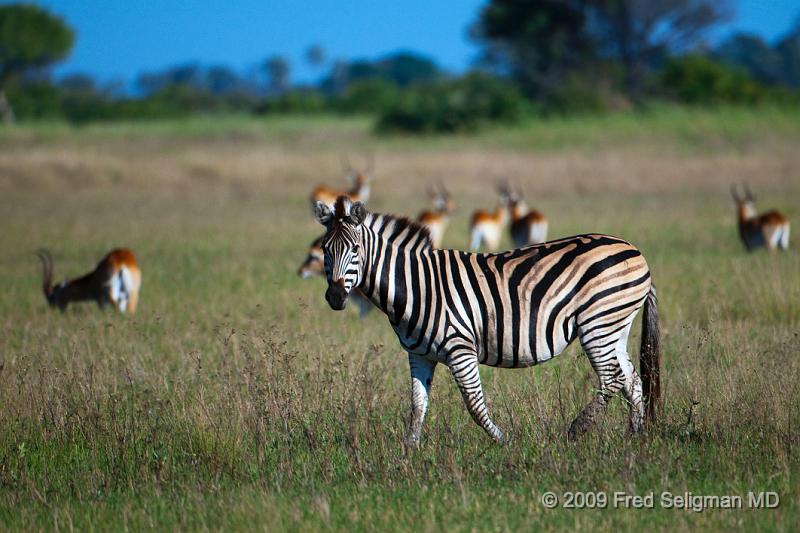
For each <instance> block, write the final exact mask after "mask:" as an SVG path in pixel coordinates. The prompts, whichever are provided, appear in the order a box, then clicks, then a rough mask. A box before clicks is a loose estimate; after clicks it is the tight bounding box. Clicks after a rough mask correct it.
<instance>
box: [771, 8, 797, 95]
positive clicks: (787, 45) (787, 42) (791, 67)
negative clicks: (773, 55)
mask: <svg viewBox="0 0 800 533" xmlns="http://www.w3.org/2000/svg"><path fill="white" fill-rule="evenodd" d="M775 50H776V52H777V53H778V56H779V58H780V63H781V71H782V72H783V76H782V81H783V83H785V84H786V85H788V86H790V87H794V88H795V89H797V88H800V19H798V21H797V22H795V24H794V27H793V28H792V29H791V30H789V33H788V34H786V35H785V36H784V37H782V38H781V39H780V40H779V41H778V43H777V44H776V46H775Z"/></svg>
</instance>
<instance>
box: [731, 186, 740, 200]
mask: <svg viewBox="0 0 800 533" xmlns="http://www.w3.org/2000/svg"><path fill="white" fill-rule="evenodd" d="M736 189H737V187H736V184H735V183H731V196H733V199H734V200H735V201H737V202H739V201H741V198H739V195H738V194H737V190H736Z"/></svg>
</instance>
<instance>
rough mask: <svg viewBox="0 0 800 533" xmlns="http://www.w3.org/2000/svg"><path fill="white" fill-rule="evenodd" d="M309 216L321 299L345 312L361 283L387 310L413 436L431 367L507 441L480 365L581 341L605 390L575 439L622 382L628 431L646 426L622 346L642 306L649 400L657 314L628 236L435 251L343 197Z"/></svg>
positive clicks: (530, 361)
mask: <svg viewBox="0 0 800 533" xmlns="http://www.w3.org/2000/svg"><path fill="white" fill-rule="evenodd" d="M316 214H317V219H318V220H319V221H320V222H321V223H322V224H324V225H325V226H326V228H327V232H326V235H325V237H324V238H323V241H322V246H323V250H324V254H325V268H326V275H327V279H328V291H327V293H326V299H327V300H328V303H329V304H330V305H331V307H332V308H334V309H341V308H343V307H344V305H345V300H346V297H347V294H348V293H349V292H350V291H351V290H352V289H353V288H355V287H358V288H359V289H360V290H361V291H362V292H363V293H364V295H366V296H367V297H368V298H369V299H370V300H371V301H372V302H373V303H374V304H375V305H376V306H377V307H378V308H380V309H381V310H382V311H383V312H384V313H386V315H387V316H388V317H389V321H390V323H391V325H392V327H393V328H394V330H395V332H396V334H397V336H398V339H399V340H400V343H401V344H402V345H403V347H404V348H405V349H406V351H407V352H408V354H409V364H410V367H411V378H412V415H413V416H412V422H411V427H410V428H409V435H408V440H409V441H410V443H412V444H416V443H417V442H418V441H419V437H420V430H421V427H422V422H423V419H424V416H425V411H426V409H427V404H428V393H429V390H430V384H431V380H432V378H433V373H434V370H435V367H436V366H437V364H439V363H441V364H444V365H447V367H448V368H449V369H450V371H451V373H452V375H453V377H454V378H455V380H456V383H457V384H458V386H459V389H460V390H461V393H462V395H463V397H464V401H465V403H466V406H467V409H468V410H469V412H470V414H471V415H472V417H473V419H474V420H475V421H476V422H477V423H478V424H480V425H481V427H483V428H484V430H486V432H487V433H489V435H490V436H491V437H492V438H493V439H495V440H496V441H498V442H502V441H503V439H504V436H503V433H502V431H501V430H500V429H499V428H498V427H497V426H496V425H495V424H494V423H493V422H492V420H491V418H490V416H489V413H488V410H487V408H486V405H485V402H484V399H483V392H482V389H481V382H480V376H479V374H478V364H486V365H492V366H499V367H505V368H521V367H527V366H531V365H535V364H537V363H542V362H545V361H547V360H549V359H551V358H553V357H555V356H556V355H558V354H559V353H561V352H562V351H563V350H564V349H565V348H566V347H567V345H569V344H570V342H572V341H573V340H574V339H575V338H576V337H577V338H579V339H580V342H581V345H582V346H583V349H584V351H585V352H586V354H587V356H588V358H589V361H590V362H591V364H592V367H593V368H594V370H595V372H596V373H597V375H598V377H599V380H600V387H599V392H598V394H597V395H596V396H595V398H594V399H593V400H592V401H591V402H590V403H589V404H588V405H587V406H586V407H585V408H584V410H583V411H582V412H581V414H580V415H579V416H578V417H577V419H576V420H575V421H574V422H573V424H572V427H571V428H570V435H571V436H575V435H577V434H580V433H582V432H584V431H586V429H588V427H589V426H590V425H591V423H592V422H593V421H594V420H595V418H596V417H597V416H598V415H599V414H600V413H601V412H602V410H603V407H605V405H606V403H607V402H608V399H609V398H610V397H611V396H612V395H613V394H615V393H616V392H618V391H620V390H621V391H622V392H623V395H624V396H625V398H626V399H627V400H628V402H629V403H630V406H631V428H632V429H633V430H634V431H639V430H640V429H641V428H642V425H643V415H644V402H643V395H642V381H641V380H640V378H639V376H638V374H637V372H636V370H635V369H634V367H633V364H632V363H631V360H630V357H629V356H628V353H627V347H626V345H627V339H628V334H629V332H630V328H631V324H632V323H633V320H634V317H635V315H636V313H637V311H638V310H639V309H640V308H641V307H642V306H643V305H646V306H647V311H648V312H649V313H650V320H647V321H644V323H643V328H644V329H645V330H646V331H644V335H643V351H642V355H641V358H642V363H643V365H642V366H643V369H646V370H647V375H646V376H644V377H645V378H646V382H647V383H648V384H649V385H650V389H649V391H648V392H649V394H648V398H647V399H648V400H649V401H650V403H651V404H652V405H653V406H655V402H656V401H657V393H658V350H657V348H658V342H657V315H656V307H655V292H654V289H653V286H652V283H651V279H650V271H649V268H648V266H647V263H646V262H645V260H644V258H643V257H642V255H641V253H640V252H639V251H638V250H637V249H636V248H634V247H633V246H632V245H630V244H629V243H627V242H625V241H623V240H621V239H618V238H616V237H610V236H607V235H579V236H576V237H570V238H566V239H561V240H558V241H553V242H549V243H544V244H540V245H534V246H528V247H525V248H520V249H518V250H512V251H509V252H504V253H496V254H475V253H467V252H460V251H455V250H435V249H433V247H432V246H431V242H430V239H429V235H428V232H427V230H425V229H424V228H422V227H420V226H418V225H416V224H414V223H412V222H410V221H408V220H406V219H401V218H396V217H393V216H389V215H379V214H372V213H367V212H366V209H365V208H364V207H363V205H361V204H360V203H358V202H356V203H351V202H350V200H349V199H347V198H345V197H340V198H339V199H338V200H337V202H336V204H335V206H334V210H333V211H331V210H330V208H329V207H328V206H327V205H325V204H322V203H320V204H318V205H317V209H316ZM647 328H649V329H647ZM645 339H646V340H647V342H645ZM652 412H653V411H652V409H648V413H650V414H652Z"/></svg>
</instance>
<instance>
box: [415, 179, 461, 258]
mask: <svg viewBox="0 0 800 533" xmlns="http://www.w3.org/2000/svg"><path fill="white" fill-rule="evenodd" d="M428 195H429V196H430V197H431V200H432V201H433V207H434V209H433V211H431V210H425V211H423V212H422V213H420V214H419V216H418V217H417V222H419V223H420V224H422V225H423V226H425V227H426V228H428V231H430V233H431V241H432V242H433V247H434V248H441V247H442V240H443V239H444V232H445V230H446V229H447V226H448V225H449V224H450V215H452V214H453V211H455V209H456V202H455V200H453V198H452V197H451V196H450V193H449V192H448V191H447V189H445V187H444V185H442V184H441V183H440V184H439V185H438V186H433V187H431V188H430V189H429V190H428Z"/></svg>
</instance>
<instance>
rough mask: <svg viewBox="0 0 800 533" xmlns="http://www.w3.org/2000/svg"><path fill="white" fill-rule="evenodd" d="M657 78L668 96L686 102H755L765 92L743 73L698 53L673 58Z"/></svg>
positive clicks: (714, 103)
mask: <svg viewBox="0 0 800 533" xmlns="http://www.w3.org/2000/svg"><path fill="white" fill-rule="evenodd" d="M660 78H661V79H660V81H661V85H662V87H663V88H664V90H666V92H667V93H668V94H669V95H670V96H672V97H673V98H676V99H678V100H679V101H681V102H685V103H688V104H699V105H717V104H756V103H759V102H761V101H762V100H764V97H765V94H766V91H765V89H764V87H763V86H761V85H760V84H759V83H758V82H756V81H755V80H753V79H752V78H751V77H750V76H748V75H747V74H745V73H744V72H742V71H740V70H737V69H735V68H733V67H730V66H727V65H725V64H723V63H719V62H717V61H714V60H712V59H710V58H708V57H705V56H700V55H689V56H684V57H679V58H675V59H672V60H671V61H669V62H668V63H667V65H666V66H665V67H664V70H663V71H662V73H661V77H660Z"/></svg>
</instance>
